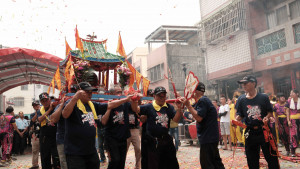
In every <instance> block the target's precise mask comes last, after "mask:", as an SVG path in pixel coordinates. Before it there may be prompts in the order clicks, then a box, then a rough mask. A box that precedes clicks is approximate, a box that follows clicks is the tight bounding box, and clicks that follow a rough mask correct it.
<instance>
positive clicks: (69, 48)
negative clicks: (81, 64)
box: [65, 39, 72, 56]
mask: <svg viewBox="0 0 300 169" xmlns="http://www.w3.org/2000/svg"><path fill="white" fill-rule="evenodd" d="M65 43H66V56H68V54H69V53H70V51H71V50H72V49H71V47H70V46H69V44H68V42H67V40H66V39H65Z"/></svg>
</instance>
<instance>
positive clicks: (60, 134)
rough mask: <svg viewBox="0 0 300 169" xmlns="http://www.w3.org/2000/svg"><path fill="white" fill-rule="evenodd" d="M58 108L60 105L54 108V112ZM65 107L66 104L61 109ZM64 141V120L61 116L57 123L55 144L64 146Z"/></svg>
mask: <svg viewBox="0 0 300 169" xmlns="http://www.w3.org/2000/svg"><path fill="white" fill-rule="evenodd" d="M59 106H60V104H59V105H57V106H56V108H55V109H54V112H55V111H56V110H57V109H58V108H59ZM65 106H66V103H65V105H64V107H63V109H64V108H65ZM63 109H62V110H63ZM64 140H65V119H64V118H63V117H62V115H61V116H60V118H59V121H58V122H57V131H56V143H57V144H64Z"/></svg>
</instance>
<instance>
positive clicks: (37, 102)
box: [31, 101, 40, 106]
mask: <svg viewBox="0 0 300 169" xmlns="http://www.w3.org/2000/svg"><path fill="white" fill-rule="evenodd" d="M31 105H32V106H36V105H40V103H39V101H34V102H32V104H31Z"/></svg>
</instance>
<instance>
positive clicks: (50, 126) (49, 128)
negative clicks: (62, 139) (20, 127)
mask: <svg viewBox="0 0 300 169" xmlns="http://www.w3.org/2000/svg"><path fill="white" fill-rule="evenodd" d="M46 112H47V110H45V113H46ZM53 113H54V109H53V110H52V111H51V112H50V113H49V114H48V116H47V118H45V120H46V125H44V126H42V124H43V122H41V123H40V125H41V129H40V137H42V136H47V137H53V138H55V137H56V129H57V126H56V123H52V122H51V121H50V116H51V114H53ZM37 116H38V118H39V117H40V116H42V113H41V111H40V110H38V111H37Z"/></svg>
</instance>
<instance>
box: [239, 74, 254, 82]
mask: <svg viewBox="0 0 300 169" xmlns="http://www.w3.org/2000/svg"><path fill="white" fill-rule="evenodd" d="M237 82H238V83H239V84H242V83H247V82H255V83H257V80H256V77H255V76H252V75H247V76H245V77H243V79H242V80H239V81H237Z"/></svg>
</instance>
